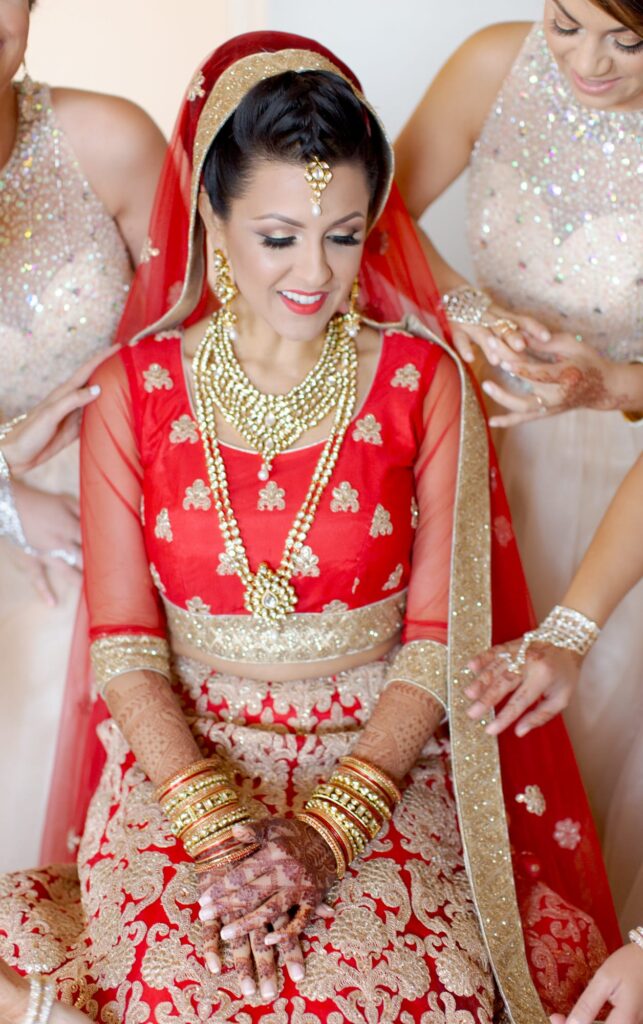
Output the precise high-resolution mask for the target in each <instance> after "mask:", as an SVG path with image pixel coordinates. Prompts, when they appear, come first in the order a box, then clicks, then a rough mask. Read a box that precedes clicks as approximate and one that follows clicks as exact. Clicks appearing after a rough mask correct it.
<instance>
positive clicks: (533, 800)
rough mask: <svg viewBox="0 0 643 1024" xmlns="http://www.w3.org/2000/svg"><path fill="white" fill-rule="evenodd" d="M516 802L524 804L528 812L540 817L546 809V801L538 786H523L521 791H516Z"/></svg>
mask: <svg viewBox="0 0 643 1024" xmlns="http://www.w3.org/2000/svg"><path fill="white" fill-rule="evenodd" d="M516 803H517V804H524V805H525V807H526V809H527V810H528V811H529V813H530V814H536V815H538V817H539V818H540V817H541V816H542V815H543V814H544V813H545V811H546V810H547V802H546V800H545V797H544V796H543V791H542V789H541V788H540V786H525V790H524V792H523V793H518V796H517V797H516Z"/></svg>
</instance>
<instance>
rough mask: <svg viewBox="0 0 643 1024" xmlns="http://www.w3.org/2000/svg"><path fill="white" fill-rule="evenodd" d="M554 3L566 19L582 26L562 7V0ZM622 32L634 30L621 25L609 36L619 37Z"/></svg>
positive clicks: (610, 31) (556, 0)
mask: <svg viewBox="0 0 643 1024" xmlns="http://www.w3.org/2000/svg"><path fill="white" fill-rule="evenodd" d="M554 3H555V5H556V7H557V8H558V10H559V11H560V12H561V13H562V14H564V15H565V17H566V18H569V20H570V21H573V22H574V24H575V25H580V22H579V21H576V18H574V16H573V15H571V14H570V13H569V11H566V10H565V8H564V7H563V5H562V4H561V3H560V0H554ZM620 32H632V29H631V28H628V26H627V25H621V27H620V28H611V29H610V30H609V34H610V35H618V34H619V33H620ZM635 34H636V33H635Z"/></svg>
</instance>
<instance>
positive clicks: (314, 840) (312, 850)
mask: <svg viewBox="0 0 643 1024" xmlns="http://www.w3.org/2000/svg"><path fill="white" fill-rule="evenodd" d="M235 836H236V838H237V839H239V840H240V841H241V842H245V843H257V842H259V843H260V848H259V849H258V850H257V851H256V852H255V853H253V854H252V855H251V856H249V857H247V858H246V859H245V860H243V861H240V862H239V863H238V864H236V865H234V866H233V867H232V868H230V869H228V870H222V869H219V870H217V871H216V872H212V873H210V874H207V875H204V883H203V889H202V896H201V898H200V900H199V902H200V904H201V911H200V914H199V916H200V918H201V920H202V921H204V922H205V923H206V928H207V947H206V955H207V962H208V965H209V966H210V968H211V969H212V970H214V972H215V973H217V967H218V968H219V969H220V961H219V951H218V936H219V932H220V934H221V938H223V939H224V940H225V941H227V942H229V943H230V944H231V946H232V949H233V956H234V961H235V966H236V968H237V971H238V972H239V974H240V977H241V980H242V989H243V991H244V992H245V993H246V994H250V992H251V988H254V980H253V966H252V959H253V958H254V961H255V964H256V969H257V975H258V978H259V983H260V989H261V992H262V995H264V996H265V997H266V998H272V995H271V993H272V992H273V990H274V991H276V977H275V967H274V956H273V952H274V951H273V950H272V949H271V948H270V947H271V946H273V945H276V944H277V943H278V944H279V946H280V949H281V951H282V955H283V957H284V960H285V963H286V967H287V969H288V972H289V974H290V977H291V978H292V979H293V980H294V981H299V980H301V978H303V976H304V969H303V956H302V953H301V947H300V945H299V935H300V933H301V932H302V931H303V929H304V928H305V927H306V925H307V924H308V922H309V921H310V919H311V918H312V916H313V915H314V914H315V913H316V914H318V915H319V916H329V915H330V914H332V911H331V910H330V908H328V907H327V906H326V905H325V904H323V903H322V899H323V896H324V895H325V893H326V892H327V891H328V889H329V888H330V886H331V885H332V883H333V882H334V881H335V879H336V877H337V876H336V868H335V861H334V858H333V855H332V853H331V852H330V850H329V849H328V847H327V846H326V844H325V843H324V841H323V839H321V837H320V836H318V834H317V833H316V832H315V831H314V830H313V829H311V828H309V826H307V825H305V824H303V823H302V822H300V821H298V820H297V819H290V818H289V819H284V818H267V819H265V820H263V821H259V822H253V823H248V824H245V825H243V826H239V827H238V828H236V829H235ZM221 924H223V925H224V927H223V928H221Z"/></svg>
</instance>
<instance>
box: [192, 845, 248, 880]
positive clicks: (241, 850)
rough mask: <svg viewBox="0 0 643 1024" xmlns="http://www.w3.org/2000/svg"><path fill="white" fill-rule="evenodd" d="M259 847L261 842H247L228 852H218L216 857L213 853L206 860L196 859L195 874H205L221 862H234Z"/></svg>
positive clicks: (243, 858) (242, 858)
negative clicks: (246, 844)
mask: <svg viewBox="0 0 643 1024" xmlns="http://www.w3.org/2000/svg"><path fill="white" fill-rule="evenodd" d="M260 849H261V843H249V844H248V846H239V847H237V848H236V849H233V850H230V851H229V852H228V853H222V854H220V855H219V856H218V857H217V856H216V855H215V856H213V857H208V859H207V860H198V861H197V862H196V864H195V867H196V871H197V874H199V875H202V874H205V872H206V871H212V870H213V869H214V868H218V867H221V865H222V864H236V863H237V862H238V861H240V860H245V859H246V857H250V856H251V855H252V854H253V853H256V852H257V850H260Z"/></svg>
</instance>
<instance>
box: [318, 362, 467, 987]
mask: <svg viewBox="0 0 643 1024" xmlns="http://www.w3.org/2000/svg"><path fill="white" fill-rule="evenodd" d="M462 358H463V359H464V361H465V363H472V362H473V352H467V354H466V356H463V357H462ZM302 978H303V974H302Z"/></svg>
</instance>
